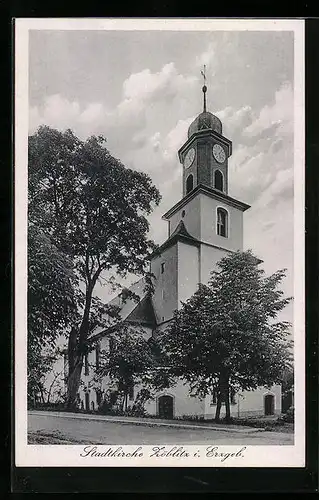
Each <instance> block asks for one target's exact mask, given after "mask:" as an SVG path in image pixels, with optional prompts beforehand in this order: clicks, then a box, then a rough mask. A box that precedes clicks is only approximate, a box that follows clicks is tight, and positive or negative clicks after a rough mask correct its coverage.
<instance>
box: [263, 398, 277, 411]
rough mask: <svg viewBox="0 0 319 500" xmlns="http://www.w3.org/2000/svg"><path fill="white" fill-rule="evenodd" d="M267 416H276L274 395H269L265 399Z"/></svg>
mask: <svg viewBox="0 0 319 500" xmlns="http://www.w3.org/2000/svg"><path fill="white" fill-rule="evenodd" d="M264 407H265V415H274V414H275V397H274V396H273V395H272V394H267V396H265V398H264Z"/></svg>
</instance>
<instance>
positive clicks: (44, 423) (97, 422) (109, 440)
mask: <svg viewBox="0 0 319 500" xmlns="http://www.w3.org/2000/svg"><path fill="white" fill-rule="evenodd" d="M90 417H91V415H83V414H80V415H72V414H68V413H65V414H63V413H60V414H59V415H57V414H50V412H29V414H28V432H29V435H30V436H31V437H33V436H35V435H37V436H38V435H40V436H44V437H46V441H45V442H44V444H50V437H51V439H52V438H53V439H52V444H58V443H59V440H61V444H88V443H90V444H109V445H114V444H126V445H133V444H144V445H148V444H207V443H210V444H212V443H213V444H215V443H218V444H229V445H239V444H247V445H273V446H276V445H284V444H286V445H293V440H294V437H293V434H290V433H281V432H268V431H262V432H260V431H252V429H251V428H247V430H246V429H245V428H244V427H242V428H241V429H240V432H236V431H235V430H226V431H225V430H219V429H218V430H215V429H209V428H207V426H205V427H204V428H200V426H199V427H198V428H192V427H190V428H183V427H170V426H168V425H156V426H151V425H147V423H146V422H145V423H144V422H143V419H141V420H140V421H139V424H138V425H137V424H134V423H121V422H118V421H116V420H114V421H113V420H112V417H109V418H107V419H103V417H102V416H101V417H99V416H97V417H94V418H90ZM150 422H151V421H150ZM177 425H178V424H177ZM54 438H55V439H54ZM62 440H64V443H63V442H62ZM30 442H31V443H33V440H32V441H30Z"/></svg>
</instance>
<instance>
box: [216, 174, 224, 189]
mask: <svg viewBox="0 0 319 500" xmlns="http://www.w3.org/2000/svg"><path fill="white" fill-rule="evenodd" d="M214 188H215V189H218V190H219V191H224V177H223V174H222V173H221V171H220V170H216V171H215V173H214Z"/></svg>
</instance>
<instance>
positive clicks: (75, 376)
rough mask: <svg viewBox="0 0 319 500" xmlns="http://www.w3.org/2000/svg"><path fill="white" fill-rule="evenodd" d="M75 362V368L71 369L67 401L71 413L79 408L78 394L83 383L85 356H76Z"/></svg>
mask: <svg viewBox="0 0 319 500" xmlns="http://www.w3.org/2000/svg"><path fill="white" fill-rule="evenodd" d="M73 361H74V363H73V366H72V367H71V370H70V369H69V376H68V392H67V399H66V407H67V409H68V410H70V411H72V410H73V411H74V410H76V408H77V394H78V392H79V387H80V381H81V373H82V366H83V354H79V355H77V356H75V359H74V360H73ZM72 368H73V369H72Z"/></svg>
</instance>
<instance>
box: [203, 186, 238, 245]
mask: <svg viewBox="0 0 319 500" xmlns="http://www.w3.org/2000/svg"><path fill="white" fill-rule="evenodd" d="M218 207H221V208H224V209H225V210H226V211H227V212H228V237H227V238H225V237H223V236H219V235H218V234H217V208H218ZM200 213H201V217H200V223H201V241H203V242H206V243H210V244H212V245H216V246H218V247H222V248H226V249H227V250H233V251H236V250H242V248H243V212H242V211H241V210H239V209H237V208H235V207H232V206H231V205H229V204H226V203H223V202H221V201H218V200H215V199H214V198H212V197H210V196H208V195H206V194H203V193H201V194H200Z"/></svg>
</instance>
